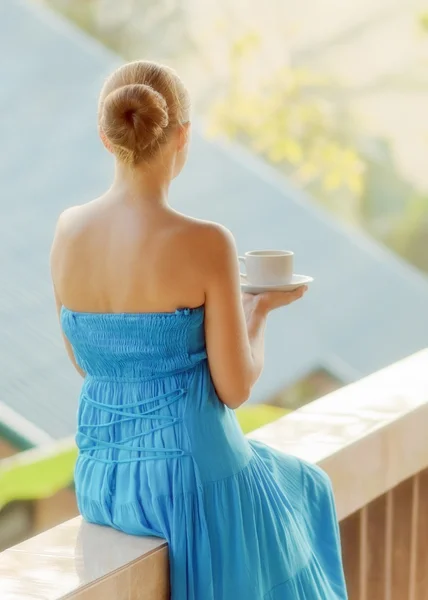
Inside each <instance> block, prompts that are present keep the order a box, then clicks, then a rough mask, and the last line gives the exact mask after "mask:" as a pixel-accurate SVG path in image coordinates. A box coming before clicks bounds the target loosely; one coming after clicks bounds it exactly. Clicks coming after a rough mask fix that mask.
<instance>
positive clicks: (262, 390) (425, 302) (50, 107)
mask: <svg viewBox="0 0 428 600" xmlns="http://www.w3.org/2000/svg"><path fill="white" fill-rule="evenodd" d="M0 31H1V35H0V55H1V56H2V60H1V62H0V81H1V87H0V140H1V145H0V148H1V150H0V152H1V160H0V182H1V196H0V256H1V268H0V331H1V335H2V337H1V360H0V401H1V402H4V403H5V404H7V405H9V406H10V407H11V408H13V409H14V410H15V411H16V412H17V413H19V414H21V415H22V416H24V417H25V418H26V419H28V420H29V421H31V422H33V423H34V424H35V425H37V426H38V427H39V428H40V429H42V430H44V431H46V432H48V433H49V434H50V435H52V436H54V437H61V436H63V435H66V434H70V433H71V432H72V431H73V427H74V420H75V411H76V402H77V395H78V390H79V385H80V379H79V377H78V375H76V374H74V371H73V370H72V367H71V366H70V365H69V364H68V362H67V359H66V355H65V351H64V350H63V348H62V340H61V337H60V334H59V329H58V324H57V320H56V315H55V308H54V302H53V298H52V292H51V284H50V277H49V267H48V256H49V248H50V244H51V239H52V233H53V229H54V225H55V221H56V218H57V216H58V214H59V213H60V212H61V211H62V210H63V209H64V208H65V207H67V206H70V205H72V204H76V203H82V202H84V201H85V200H90V199H92V198H93V197H95V196H96V195H97V194H99V193H100V192H101V191H102V190H103V189H104V188H105V187H106V185H107V184H108V183H109V181H110V178H111V175H112V166H113V165H112V161H111V158H110V157H109V155H108V154H107V153H106V152H105V151H104V150H103V148H102V145H101V143H100V141H99V140H98V136H97V130H96V104H97V95H98V92H99V89H100V86H101V83H102V81H103V79H104V77H105V76H106V74H107V73H108V72H110V71H111V70H112V68H114V66H115V65H116V64H118V62H119V61H118V59H117V58H116V57H115V56H114V55H112V54H111V53H110V52H108V51H107V50H105V49H104V48H103V47H101V46H100V45H99V44H97V43H96V42H94V41H92V40H90V39H88V38H87V37H86V36H85V35H84V34H82V33H80V32H79V31H77V30H76V29H74V28H73V27H72V26H71V25H69V24H68V23H66V22H64V21H62V20H61V19H60V18H58V17H56V16H54V15H52V14H51V13H49V12H47V11H45V10H42V9H40V8H39V7H36V6H33V5H31V4H27V3H26V2H24V1H18V0H9V1H8V2H4V3H1V4H0ZM172 201H173V203H174V204H175V206H177V207H178V208H179V209H180V210H183V211H187V212H189V213H191V214H192V215H194V216H197V217H202V218H205V219H212V220H216V221H220V222H222V223H224V224H225V225H226V226H227V227H229V228H230V229H231V230H232V231H233V233H234V234H235V236H236V239H237V242H238V246H239V249H240V251H245V250H247V249H251V248H265V247H280V248H288V249H293V250H294V251H295V253H296V262H297V264H296V271H297V272H299V273H305V274H310V275H312V276H314V277H315V283H314V284H313V285H312V289H311V291H310V293H309V294H308V295H307V296H306V297H305V299H304V300H303V301H302V302H300V303H297V304H295V305H293V306H291V307H288V308H286V309H283V310H281V311H277V312H276V313H275V314H273V315H272V316H271V318H270V322H269V326H268V330H267V343H266V367H265V371H264V374H263V376H262V378H261V380H260V382H259V383H258V384H257V386H256V388H255V391H254V395H253V399H254V400H255V401H257V400H260V399H263V398H266V397H269V396H270V395H271V394H273V393H276V392H278V391H279V390H281V389H282V388H283V387H284V386H286V385H288V384H290V383H292V382H294V381H295V380H297V379H299V378H300V377H301V376H303V375H305V374H307V373H308V372H310V371H311V370H313V369H314V368H318V367H326V368H327V369H329V370H330V371H331V372H332V373H333V374H334V375H335V376H337V377H339V378H340V379H342V380H343V381H344V382H348V381H353V380H355V379H358V378H359V377H361V376H364V375H367V374H369V373H371V372H373V371H376V370H377V369H379V368H381V367H383V366H386V365H387V364H389V363H392V362H394V361H396V360H398V359H400V358H402V357H404V356H406V355H408V354H411V353H413V352H415V351H417V350H419V349H421V348H423V347H425V346H427V340H428V317H427V307H428V281H427V279H426V278H425V277H424V276H422V275H421V274H420V273H418V272H417V271H416V270H414V269H413V268H411V267H410V266H409V265H407V264H405V263H404V262H403V261H401V260H400V259H398V258H397V257H395V256H394V255H393V254H391V253H390V252H389V251H387V250H385V249H384V248H382V247H381V246H379V245H378V244H376V243H374V242H373V241H371V240H370V239H369V238H367V237H366V236H364V235H363V234H361V233H359V232H357V231H355V230H352V229H347V228H344V227H342V226H341V225H339V224H338V223H336V221H335V220H334V219H333V218H331V217H330V216H329V215H327V214H326V213H325V212H323V211H322V210H321V209H319V208H318V207H316V206H314V205H313V204H312V203H311V202H310V200H309V199H308V198H307V197H306V196H305V195H304V194H303V193H302V192H300V191H299V190H297V189H296V188H294V187H292V186H291V185H290V183H288V182H287V181H285V180H284V179H283V178H282V177H280V176H279V175H277V174H276V173H275V172H274V171H273V170H272V169H271V168H270V167H268V166H266V165H264V164H263V163H261V162H260V161H259V160H258V159H256V158H254V157H253V156H251V155H249V154H248V153H247V152H245V151H244V150H242V149H240V148H235V147H233V146H231V145H226V144H219V143H218V142H210V141H208V140H207V139H205V138H204V136H203V135H202V134H201V132H200V129H199V128H198V127H195V131H194V135H193V149H192V152H191V156H190V161H189V165H188V166H187V168H186V170H185V172H184V173H183V174H182V176H181V177H180V178H179V179H178V180H177V182H176V183H175V185H174V188H173V191H172ZM0 418H1V417H0Z"/></svg>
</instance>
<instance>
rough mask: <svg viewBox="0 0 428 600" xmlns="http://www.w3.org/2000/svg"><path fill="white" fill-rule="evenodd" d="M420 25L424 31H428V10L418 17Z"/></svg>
mask: <svg viewBox="0 0 428 600" xmlns="http://www.w3.org/2000/svg"><path fill="white" fill-rule="evenodd" d="M418 21H419V27H420V28H421V29H422V31H423V32H424V33H428V12H423V13H421V14H420V15H419V17H418Z"/></svg>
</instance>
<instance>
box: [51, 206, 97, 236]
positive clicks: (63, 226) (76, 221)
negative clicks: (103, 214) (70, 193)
mask: <svg viewBox="0 0 428 600" xmlns="http://www.w3.org/2000/svg"><path fill="white" fill-rule="evenodd" d="M90 205H91V203H88V204H81V205H76V206H71V207H69V208H66V209H65V210H64V211H63V212H62V213H61V214H60V215H59V217H58V220H57V224H56V228H55V237H56V238H57V237H61V238H62V237H68V236H73V235H75V234H77V233H78V232H80V231H82V228H83V227H84V226H85V225H86V224H87V222H88V218H89V215H90Z"/></svg>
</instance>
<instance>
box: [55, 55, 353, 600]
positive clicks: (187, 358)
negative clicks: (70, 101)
mask: <svg viewBox="0 0 428 600" xmlns="http://www.w3.org/2000/svg"><path fill="white" fill-rule="evenodd" d="M189 110H190V103H189V96H188V93H187V91H186V89H185V87H184V86H183V84H182V82H181V80H180V79H179V78H178V76H177V75H176V74H175V73H174V72H173V71H171V70H170V69H168V68H166V67H163V66H160V65H157V64H153V63H148V62H143V61H138V62H134V63H130V64H127V65H125V66H123V67H121V68H119V69H118V70H117V71H115V72H114V73H113V74H112V75H111V76H110V77H109V78H108V80H107V82H106V83H105V85H104V87H103V89H102V91H101V96H100V102H99V113H98V118H99V132H100V136H101V139H102V141H103V143H104V145H105V147H106V148H107V150H109V151H110V152H112V153H113V154H114V156H115V158H116V175H115V179H114V182H113V185H112V186H111V188H110V189H109V190H108V191H107V192H106V193H105V194H104V195H102V196H101V197H100V198H97V199H96V200H93V201H92V202H89V203H88V204H85V205H82V206H77V207H74V208H71V209H68V210H66V211H65V212H64V213H63V214H62V215H61V217H60V219H59V222H58V226H57V230H56V234H55V240H54V243H53V247H52V255H51V267H52V277H53V283H54V289H55V295H56V302H57V307H58V312H59V315H60V320H61V324H62V329H63V333H64V339H65V344H66V347H67V351H68V354H69V356H70V359H71V361H72V362H73V364H74V366H75V367H76V369H77V370H78V371H79V373H80V374H81V375H82V376H83V377H84V383H83V387H82V392H81V396H80V403H79V412H78V432H77V437H76V439H77V445H78V447H79V458H78V460H77V464H76V471H75V482H76V494H77V500H78V505H79V509H80V511H81V513H82V515H83V517H84V518H85V519H86V520H87V521H89V522H93V523H99V524H103V525H110V526H111V527H115V528H117V529H120V530H122V531H124V532H127V533H129V534H135V535H155V536H162V537H164V538H166V539H167V541H168V543H169V549H170V565H171V588H172V598H173V600H236V598H237V597H239V598H244V599H245V600H262V599H264V600H286V599H287V600H288V599H290V600H291V599H293V600H294V599H299V600H312V599H313V600H315V599H320V600H321V599H322V600H333V599H340V600H342V599H344V598H346V591H345V586H344V581H343V573H342V566H341V558H340V547H339V536H338V527H337V522H336V515H335V508H334V502H333V498H332V493H331V488H330V484H329V481H328V479H327V477H326V476H325V475H324V474H323V473H322V472H321V471H320V470H319V469H318V468H316V467H314V466H311V465H309V464H306V463H304V462H302V461H299V460H297V459H295V458H293V457H289V456H285V455H283V454H280V453H278V452H275V451H273V450H271V449H270V448H268V447H266V446H264V445H262V444H260V443H256V442H253V441H249V440H247V439H246V438H245V437H244V436H243V435H242V433H241V431H240V428H239V426H238V424H237V421H236V418H235V414H234V409H236V408H237V407H239V406H240V405H241V404H242V403H243V402H245V401H246V400H247V398H248V397H249V394H250V390H251V387H252V386H253V384H254V383H255V381H256V380H257V378H258V377H259V375H260V373H261V370H262V366H263V337H264V328H265V324H266V318H267V315H268V313H269V312H270V311H271V310H273V309H276V308H278V307H280V306H284V305H287V304H290V303H291V302H294V301H295V300H298V299H299V298H301V297H302V295H303V294H304V292H305V291H306V290H305V289H300V290H297V291H294V292H290V293H268V294H263V295H259V296H247V297H245V298H244V299H243V300H242V298H241V294H240V285H239V269H238V261H237V256H236V249H235V244H234V241H233V238H232V236H231V234H230V233H229V232H228V231H227V230H226V229H224V228H223V227H221V226H220V225H217V224H215V223H209V222H204V221H198V220H196V219H192V218H190V217H188V216H185V215H182V214H180V213H178V212H176V211H175V210H173V209H172V208H171V207H170V206H169V205H168V189H169V186H170V183H171V181H172V179H174V177H176V176H177V175H178V174H179V173H180V171H181V169H182V168H183V166H184V163H185V161H186V155H187V148H188V144H189V133H190V123H189V118H190V115H189ZM219 201H221V199H219Z"/></svg>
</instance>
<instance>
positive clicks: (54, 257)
mask: <svg viewBox="0 0 428 600" xmlns="http://www.w3.org/2000/svg"><path fill="white" fill-rule="evenodd" d="M61 220H62V219H61V217H60V219H59V221H58V225H57V229H56V232H55V237H54V241H53V244H52V248H51V255H50V266H51V277H52V285H53V290H54V295H55V304H56V310H57V313H58V319H59V322H60V327H61V308H62V302H61V298H60V297H59V294H58V292H57V290H56V287H55V277H54V273H55V272H56V271H57V268H58V265H57V263H59V255H60V251H61V246H62V244H61V236H62V228H61ZM61 334H62V337H63V340H64V345H65V349H66V350H67V354H68V356H69V358H70V360H71V362H72V363H73V365H74V368H75V369H76V371H77V372H78V373H79V375H81V376H82V377H85V376H86V373H85V372H84V371H83V370H82V369H81V368H80V367H79V365H78V364H77V362H76V357H75V356H74V352H73V348H72V347H71V344H70V342H69V341H68V339H67V337H66V336H65V334H64V332H63V330H62V327H61Z"/></svg>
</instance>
